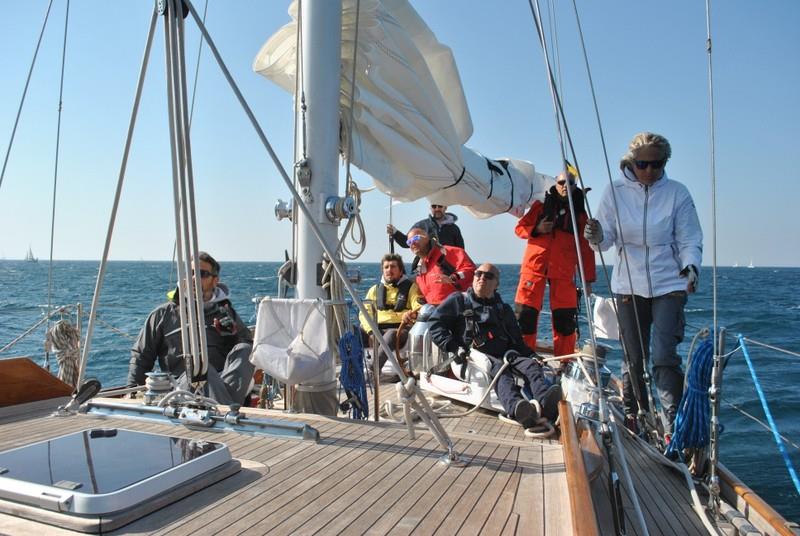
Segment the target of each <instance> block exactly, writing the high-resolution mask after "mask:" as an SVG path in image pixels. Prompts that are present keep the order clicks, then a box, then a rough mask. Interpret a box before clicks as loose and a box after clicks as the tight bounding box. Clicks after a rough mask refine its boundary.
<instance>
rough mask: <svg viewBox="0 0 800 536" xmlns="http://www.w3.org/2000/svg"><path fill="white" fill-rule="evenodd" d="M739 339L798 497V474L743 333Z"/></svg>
mask: <svg viewBox="0 0 800 536" xmlns="http://www.w3.org/2000/svg"><path fill="white" fill-rule="evenodd" d="M737 337H738V339H739V345H740V346H741V347H742V354H744V360H745V361H746V362H747V368H748V369H750V376H751V377H752V378H753V386H754V387H755V388H756V393H758V399H759V400H760V401H761V407H762V408H764V414H765V415H766V416H767V422H768V423H769V427H770V430H772V437H774V438H775V443H777V444H778V450H779V451H781V456H783V463H785V464H786V469H788V470H789V476H790V477H791V479H792V482H793V483H794V489H796V490H797V493H798V495H800V481H798V479H797V472H796V471H795V470H794V466H793V465H792V460H791V459H790V458H789V453H788V452H786V445H784V444H783V439H781V434H780V432H778V426H777V425H776V424H775V420H774V419H773V418H772V412H771V411H770V410H769V406H768V405H767V397H766V396H764V391H763V390H762V389H761V383H760V382H759V381H758V376H756V369H755V368H753V362H752V361H751V360H750V353H749V352H748V351H747V346H745V344H744V337H743V336H742V334H741V333H740V334H739V335H738V336H737Z"/></svg>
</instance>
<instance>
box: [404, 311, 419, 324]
mask: <svg viewBox="0 0 800 536" xmlns="http://www.w3.org/2000/svg"><path fill="white" fill-rule="evenodd" d="M417 314H418V311H406V312H405V313H403V317H402V319H401V320H402V322H403V324H406V325H408V324H413V323H414V322H416V321H417Z"/></svg>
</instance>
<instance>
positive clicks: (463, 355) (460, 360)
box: [453, 348, 469, 365]
mask: <svg viewBox="0 0 800 536" xmlns="http://www.w3.org/2000/svg"><path fill="white" fill-rule="evenodd" d="M468 355H469V353H468V352H467V351H466V350H465V349H464V348H459V349H458V351H457V352H456V357H455V359H453V361H455V362H456V364H457V365H463V364H464V363H466V362H467V356H468Z"/></svg>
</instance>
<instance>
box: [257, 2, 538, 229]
mask: <svg viewBox="0 0 800 536" xmlns="http://www.w3.org/2000/svg"><path fill="white" fill-rule="evenodd" d="M356 5H357V2H356V0H343V2H342V70H341V72H342V75H341V91H340V99H339V100H340V106H341V112H342V113H341V117H342V121H343V122H345V123H347V122H349V120H350V100H351V99H350V91H351V76H352V72H353V48H354V45H355V24H356ZM289 15H290V16H291V18H292V21H291V22H289V23H288V24H286V25H285V26H284V27H283V28H281V29H280V30H278V32H277V33H275V35H273V36H272V37H270V38H269V40H268V41H267V42H266V43H265V44H264V46H263V47H262V48H261V50H260V51H259V53H258V55H257V56H256V58H255V61H254V62H253V70H254V71H256V72H257V73H259V74H262V75H263V76H265V77H266V78H268V79H270V80H272V81H273V82H274V83H276V84H277V85H278V86H280V87H281V88H283V89H285V90H286V91H288V92H290V93H293V92H294V88H295V76H296V62H295V58H296V53H297V51H296V34H297V3H296V1H295V2H292V4H291V6H290V7H289ZM358 26H359V28H358V33H359V35H358V58H357V70H356V84H355V98H354V99H353V110H352V112H353V113H352V116H353V123H354V124H353V125H352V128H349V129H348V128H345V129H343V131H344V132H348V131H349V132H351V136H352V156H351V162H352V163H353V165H355V166H357V167H358V168H360V169H361V170H363V171H365V172H366V173H368V174H369V175H371V176H372V178H373V180H374V181H375V184H376V186H377V187H378V188H379V189H380V190H381V191H382V192H384V193H386V194H388V195H391V196H393V197H394V198H396V199H398V200H400V201H414V200H416V199H420V198H422V197H427V198H429V199H430V200H431V201H432V202H436V203H441V204H445V205H462V206H464V208H466V209H467V210H468V211H469V212H470V213H471V214H473V215H474V216H476V217H479V218H487V217H490V216H493V215H495V214H501V213H503V212H512V213H514V214H516V215H518V216H521V215H522V213H523V212H524V210H525V208H527V207H528V206H529V205H530V204H531V203H532V202H533V201H534V200H536V199H540V200H541V199H543V198H544V193H545V191H546V190H547V188H549V187H550V186H551V185H552V184H553V179H552V177H549V176H546V175H542V174H540V173H538V172H537V171H536V169H535V167H534V165H533V164H531V163H530V162H526V161H523V160H514V159H496V160H494V159H488V158H486V157H484V156H483V155H481V154H480V153H478V152H477V151H475V150H473V149H470V148H469V147H467V146H466V145H464V144H465V143H466V142H467V140H468V139H469V138H470V136H471V135H472V118H471V117H470V113H469V108H468V106H467V101H466V97H465V96H464V90H463V87H462V86H461V79H460V77H459V74H458V69H457V67H456V64H455V59H454V58H453V53H452V51H451V50H450V48H448V47H447V46H445V45H443V44H441V43H439V41H438V40H437V39H436V36H435V35H434V34H433V32H431V30H430V28H428V26H427V25H426V24H425V22H424V21H423V20H422V19H421V18H420V17H419V15H418V14H417V12H416V11H414V8H413V7H411V5H410V4H409V3H408V1H407V0H361V12H360V15H359V20H358ZM344 126H348V125H347V124H345V125H344ZM346 145H347V141H346V140H342V146H343V147H346Z"/></svg>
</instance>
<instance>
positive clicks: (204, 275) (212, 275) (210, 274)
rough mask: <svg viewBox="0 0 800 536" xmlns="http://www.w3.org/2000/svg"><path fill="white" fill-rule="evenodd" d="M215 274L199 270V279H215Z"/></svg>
mask: <svg viewBox="0 0 800 536" xmlns="http://www.w3.org/2000/svg"><path fill="white" fill-rule="evenodd" d="M216 275H217V274H215V273H212V272H209V271H208V270H200V277H201V278H202V279H205V278H207V277H216Z"/></svg>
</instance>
